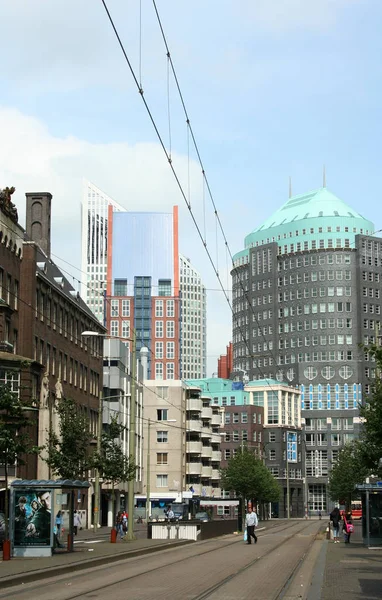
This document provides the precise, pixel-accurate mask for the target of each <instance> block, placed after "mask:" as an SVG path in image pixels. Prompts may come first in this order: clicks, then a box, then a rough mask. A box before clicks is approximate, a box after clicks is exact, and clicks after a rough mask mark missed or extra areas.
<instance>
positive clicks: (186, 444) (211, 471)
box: [136, 380, 221, 515]
mask: <svg viewBox="0 0 382 600" xmlns="http://www.w3.org/2000/svg"><path fill="white" fill-rule="evenodd" d="M143 428H144V429H143V431H144V438H145V453H146V454H147V459H148V463H147V464H148V466H149V472H147V469H146V473H145V476H144V479H145V482H146V493H144V494H142V495H141V496H140V495H138V496H137V497H136V502H137V507H138V508H146V501H147V488H148V489H149V497H150V507H149V511H150V514H151V515H157V514H161V515H163V508H164V507H165V506H166V505H167V504H169V503H171V502H174V501H180V500H181V499H182V497H183V496H182V493H183V492H190V491H191V492H193V495H194V496H195V497H219V496H220V487H219V479H220V475H219V464H220V459H221V454H220V441H221V436H220V429H219V428H220V414H219V409H218V407H216V408H215V409H212V408H211V406H210V402H209V399H208V398H202V394H201V390H200V389H199V388H196V387H191V386H187V385H186V384H185V383H184V382H182V381H176V380H172V381H168V380H158V381H155V382H154V381H152V380H146V381H145V387H144V419H143Z"/></svg>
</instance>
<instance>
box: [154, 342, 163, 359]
mask: <svg viewBox="0 0 382 600" xmlns="http://www.w3.org/2000/svg"><path fill="white" fill-rule="evenodd" d="M155 358H163V342H155Z"/></svg>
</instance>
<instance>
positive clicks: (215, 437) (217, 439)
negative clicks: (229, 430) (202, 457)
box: [210, 433, 222, 444]
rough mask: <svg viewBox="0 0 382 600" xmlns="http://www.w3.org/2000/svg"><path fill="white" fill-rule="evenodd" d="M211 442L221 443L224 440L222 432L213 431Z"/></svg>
mask: <svg viewBox="0 0 382 600" xmlns="http://www.w3.org/2000/svg"><path fill="white" fill-rule="evenodd" d="M210 436H211V443H212V444H220V443H221V441H222V438H221V435H220V433H211V434H210Z"/></svg>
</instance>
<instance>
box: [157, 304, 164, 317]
mask: <svg viewBox="0 0 382 600" xmlns="http://www.w3.org/2000/svg"><path fill="white" fill-rule="evenodd" d="M155 316H156V317H163V300H155Z"/></svg>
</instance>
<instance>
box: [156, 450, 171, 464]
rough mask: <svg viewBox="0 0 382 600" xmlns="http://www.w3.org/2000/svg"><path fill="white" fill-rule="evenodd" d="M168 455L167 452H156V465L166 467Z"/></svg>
mask: <svg viewBox="0 0 382 600" xmlns="http://www.w3.org/2000/svg"><path fill="white" fill-rule="evenodd" d="M167 464H168V454H167V452H157V465H167Z"/></svg>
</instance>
